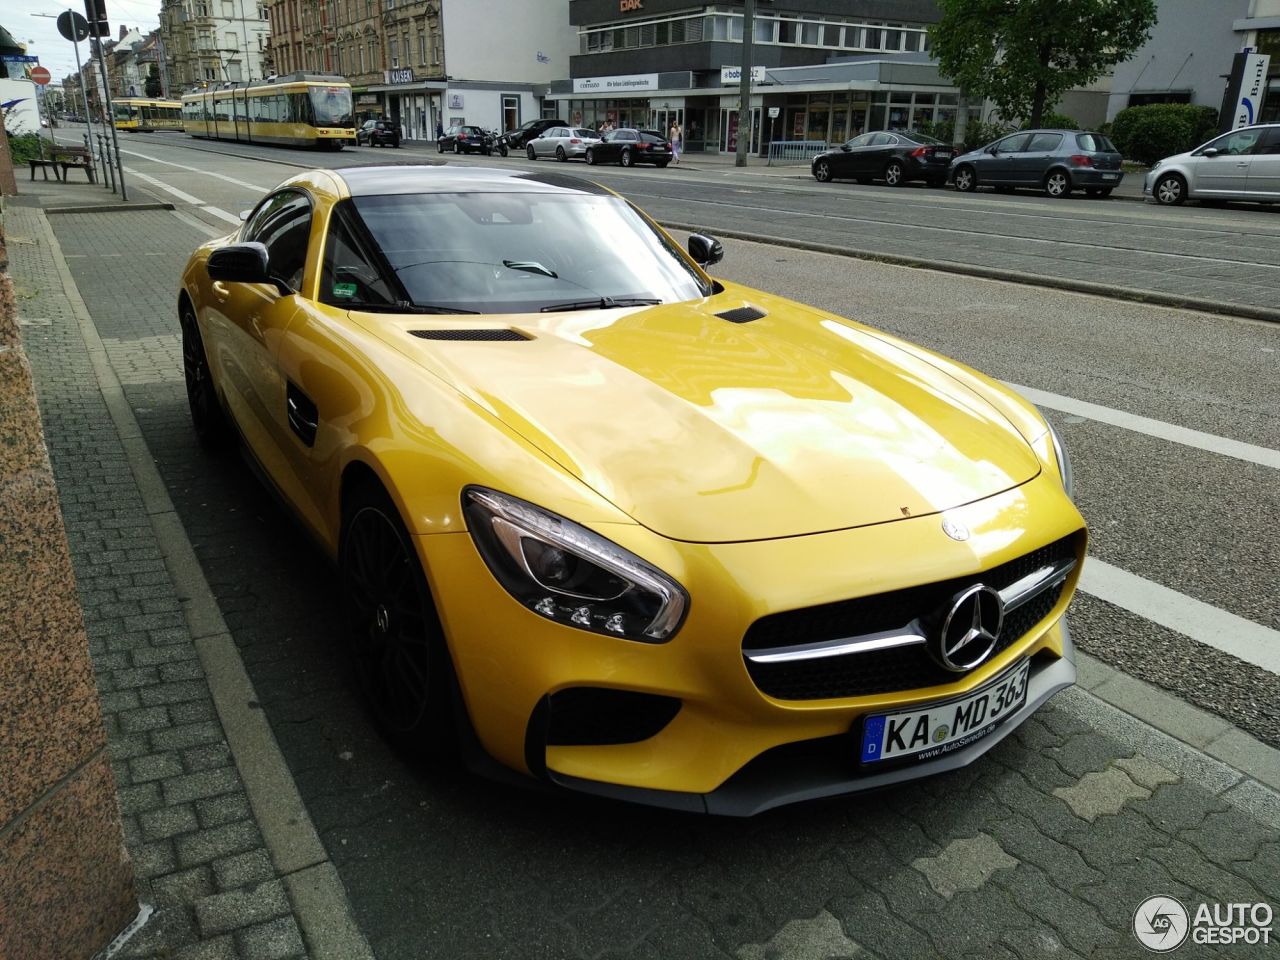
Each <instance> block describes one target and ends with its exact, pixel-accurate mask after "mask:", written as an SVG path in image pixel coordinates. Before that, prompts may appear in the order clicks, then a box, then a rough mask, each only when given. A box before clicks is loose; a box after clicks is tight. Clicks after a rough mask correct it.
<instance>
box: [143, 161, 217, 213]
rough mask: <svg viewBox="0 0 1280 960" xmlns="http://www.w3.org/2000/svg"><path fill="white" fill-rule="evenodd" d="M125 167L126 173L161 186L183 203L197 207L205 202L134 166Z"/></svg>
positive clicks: (154, 185)
mask: <svg viewBox="0 0 1280 960" xmlns="http://www.w3.org/2000/svg"><path fill="white" fill-rule="evenodd" d="M124 169H125V173H127V174H129V176H131V177H137V178H138V179H139V180H141V181H142V182H143V183H149V184H151V185H152V186H153V187H159V188H160V189H161V190H165V191H167V192H168V193H172V194H173V195H174V196H175V197H177V198H178V199H179V200H181V201H182V202H183V203H189V204H191V205H192V206H195V207H198V206H200V205H202V204H203V203H204V201H203V200H201V199H200V198H199V197H193V196H192V195H191V194H189V193H187V192H186V191H184V190H179V189H178V188H177V187H171V186H169V184H167V183H164V182H163V181H161V180H157V179H156V178H155V177H149V176H147V175H146V174H145V173H142V172H141V171H139V170H135V169H134V168H133V167H125V168H124Z"/></svg>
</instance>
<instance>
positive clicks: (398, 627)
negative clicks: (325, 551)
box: [338, 482, 455, 755]
mask: <svg viewBox="0 0 1280 960" xmlns="http://www.w3.org/2000/svg"><path fill="white" fill-rule="evenodd" d="M344 499H347V500H349V502H344V504H343V521H342V538H341V541H340V545H339V549H338V573H339V578H340V582H341V603H342V620H343V634H344V637H345V638H346V641H347V645H348V651H349V654H350V657H351V665H352V673H353V677H354V680H355V684H356V686H357V688H358V689H359V691H360V693H361V695H362V696H363V697H364V700H365V703H366V704H367V706H368V708H369V711H370V713H371V714H372V715H373V718H374V721H375V723H376V724H377V726H378V727H379V729H380V730H381V731H382V732H383V734H384V735H385V736H386V737H387V738H388V739H389V740H391V741H392V742H393V743H394V744H396V745H397V746H399V747H402V748H403V749H405V750H406V751H408V752H410V753H413V754H424V753H425V754H427V755H439V754H441V753H447V752H449V751H450V749H451V748H452V747H453V745H454V743H455V731H454V725H453V723H452V721H451V719H450V717H451V713H450V690H449V678H450V676H451V669H450V668H451V665H450V663H449V653H448V648H447V646H446V643H445V639H444V633H443V631H442V630H441V628H440V621H439V618H438V617H437V615H436V609H435V603H434V602H433V601H432V599H431V591H430V589H429V588H428V586H427V581H426V577H425V576H424V574H423V571H422V564H421V563H420V562H419V560H418V555H417V552H416V551H415V549H414V547H413V542H412V539H411V538H410V536H409V532H408V530H407V529H406V528H405V525H404V521H403V520H401V519H400V514H399V512H398V511H397V510H396V508H395V505H394V504H393V503H392V501H391V498H390V497H388V496H387V494H386V493H385V492H384V491H383V490H382V489H380V488H378V487H377V486H376V485H374V484H373V483H372V482H369V483H368V484H366V485H364V486H361V487H359V488H358V489H356V490H354V491H352V492H351V493H350V494H349V495H348V497H347V498H344Z"/></svg>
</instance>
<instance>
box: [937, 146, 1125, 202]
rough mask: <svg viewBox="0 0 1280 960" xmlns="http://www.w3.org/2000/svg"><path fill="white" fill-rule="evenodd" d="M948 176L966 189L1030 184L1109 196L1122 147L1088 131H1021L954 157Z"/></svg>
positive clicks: (1055, 192)
mask: <svg viewBox="0 0 1280 960" xmlns="http://www.w3.org/2000/svg"><path fill="white" fill-rule="evenodd" d="M948 178H949V179H950V180H951V182H952V183H954V184H955V187H956V189H957V190H959V191H961V192H968V191H970V190H974V189H976V188H977V187H979V186H984V185H988V184H989V185H991V186H993V187H995V188H996V189H997V190H1013V189H1014V188H1016V187H1030V188H1031V189H1034V190H1043V191H1044V192H1045V193H1046V194H1048V195H1049V196H1051V197H1065V196H1068V195H1069V194H1070V193H1071V191H1072V190H1084V192H1085V193H1086V194H1087V195H1088V196H1091V197H1109V196H1110V195H1111V191H1112V190H1114V189H1115V188H1116V187H1118V186H1120V182H1121V181H1122V180H1123V179H1124V173H1123V171H1121V169H1120V152H1119V151H1118V150H1116V148H1115V147H1114V146H1113V145H1112V143H1111V141H1110V140H1108V139H1107V138H1106V137H1104V136H1103V135H1102V134H1100V133H1093V132H1091V131H1088V130H1022V131H1019V132H1018V133H1011V134H1009V136H1007V137H1001V138H1000V139H999V140H997V141H996V142H995V143H989V144H987V145H986V146H985V147H983V148H982V149H981V150H973V151H971V152H969V153H966V154H963V155H962V156H959V157H956V158H955V159H954V160H952V161H951V170H950V172H949V176H948Z"/></svg>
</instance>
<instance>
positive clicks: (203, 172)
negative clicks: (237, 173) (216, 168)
mask: <svg viewBox="0 0 1280 960" xmlns="http://www.w3.org/2000/svg"><path fill="white" fill-rule="evenodd" d="M120 152H121V153H127V154H128V155H129V156H131V157H140V158H141V159H143V160H150V161H151V162H152V163H162V164H164V165H165V166H166V167H177V168H178V169H179V170H190V171H191V172H192V173H198V174H200V175H201V176H205V177H213V178H214V179H216V180H225V181H226V182H227V183H234V184H235V185H236V186H237V187H248V188H249V189H250V190H256V191H258V192H259V193H266V192H267V191H268V190H270V189H271V187H260V186H258V184H256V183H250V182H249V181H247V180H237V179H236V178H235V177H229V176H227V175H226V174H225V173H214V172H213V171H211V170H202V169H200V168H199V167H189V166H187V165H186V164H185V163H174V162H173V161H172V160H161V159H160V158H159V157H153V156H151V155H150V154H146V153H139V152H138V151H137V150H121V151H120ZM233 159H245V160H249V159H250V158H249V157H244V158H233ZM237 222H238V221H237Z"/></svg>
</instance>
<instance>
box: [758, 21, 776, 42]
mask: <svg viewBox="0 0 1280 960" xmlns="http://www.w3.org/2000/svg"><path fill="white" fill-rule="evenodd" d="M777 32H778V21H777V20H775V19H773V18H772V17H760V18H758V19H756V21H755V42H756V43H773V42H775V37H776V35H777Z"/></svg>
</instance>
